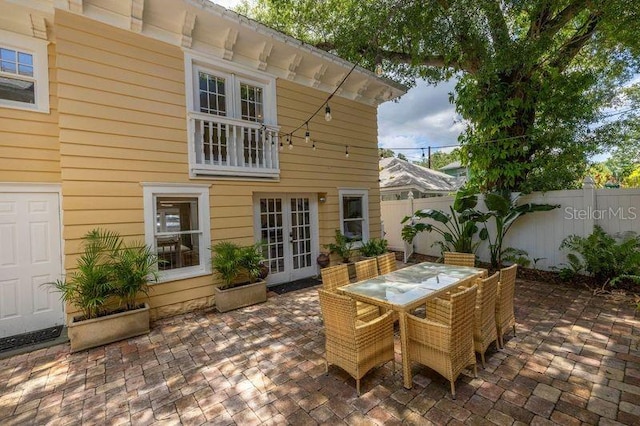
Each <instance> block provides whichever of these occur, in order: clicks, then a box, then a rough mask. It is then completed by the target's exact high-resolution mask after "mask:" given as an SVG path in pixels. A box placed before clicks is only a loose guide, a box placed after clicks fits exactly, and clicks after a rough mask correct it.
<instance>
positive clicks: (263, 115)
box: [185, 55, 277, 125]
mask: <svg viewBox="0 0 640 426" xmlns="http://www.w3.org/2000/svg"><path fill="white" fill-rule="evenodd" d="M185 58H186V60H187V64H186V65H185V66H187V67H188V68H187V69H191V70H192V74H191V78H190V79H187V81H186V83H187V102H188V105H189V106H188V108H189V110H190V111H192V112H200V113H204V114H211V115H215V116H221V117H227V118H230V119H236V120H242V121H249V122H253V123H265V124H268V125H275V124H276V122H277V113H276V93H275V78H273V77H271V76H269V75H267V74H262V73H258V72H255V71H253V70H248V69H244V68H241V67H239V66H238V65H236V64H231V63H225V64H224V65H223V64H219V63H218V64H216V65H213V61H210V60H206V59H202V58H200V57H195V56H192V55H185Z"/></svg>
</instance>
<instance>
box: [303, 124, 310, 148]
mask: <svg viewBox="0 0 640 426" xmlns="http://www.w3.org/2000/svg"><path fill="white" fill-rule="evenodd" d="M310 139H311V134H310V133H309V122H308V121H307V131H306V132H304V143H309V140H310Z"/></svg>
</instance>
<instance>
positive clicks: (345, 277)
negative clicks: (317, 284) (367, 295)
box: [320, 263, 380, 321]
mask: <svg viewBox="0 0 640 426" xmlns="http://www.w3.org/2000/svg"><path fill="white" fill-rule="evenodd" d="M320 275H321V276H322V288H323V289H324V290H327V291H330V292H332V293H335V292H336V289H337V288H338V287H342V286H343V285H348V284H350V282H349V268H348V267H347V265H346V264H344V263H343V264H341V265H336V266H330V267H328V268H322V269H321V270H320ZM356 306H357V308H358V319H359V320H360V321H370V320H372V319H374V318H376V317H378V316H380V308H379V307H377V306H374V305H370V304H368V303H364V302H357V303H356Z"/></svg>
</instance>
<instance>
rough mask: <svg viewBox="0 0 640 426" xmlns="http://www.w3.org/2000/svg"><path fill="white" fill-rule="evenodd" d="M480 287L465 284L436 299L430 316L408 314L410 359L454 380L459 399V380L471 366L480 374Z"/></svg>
mask: <svg viewBox="0 0 640 426" xmlns="http://www.w3.org/2000/svg"><path fill="white" fill-rule="evenodd" d="M476 292H477V287H476V286H475V285H473V286H471V287H462V288H461V290H460V291H459V292H457V293H453V294H451V295H450V296H449V299H448V300H445V299H439V298H438V299H434V301H435V303H433V304H430V305H429V307H428V308H427V317H426V318H424V319H423V318H419V317H416V316H414V315H411V314H409V315H407V347H408V355H409V361H416V362H419V363H420V364H423V365H426V366H427V367H429V368H431V369H433V370H435V371H436V372H438V373H439V374H441V375H442V376H444V377H445V378H446V379H447V380H449V382H450V383H451V396H452V397H453V398H454V399H455V397H456V388H455V381H456V379H457V378H458V376H459V375H460V373H461V372H462V370H463V369H465V368H466V367H468V366H471V365H472V366H473V374H474V376H476V377H477V369H476V354H475V352H474V350H473V321H474V311H475V302H476Z"/></svg>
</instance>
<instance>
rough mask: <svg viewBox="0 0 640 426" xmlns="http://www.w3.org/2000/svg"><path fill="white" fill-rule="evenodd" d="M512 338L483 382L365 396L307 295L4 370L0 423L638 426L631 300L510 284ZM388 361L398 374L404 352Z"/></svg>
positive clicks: (372, 387)
mask: <svg viewBox="0 0 640 426" xmlns="http://www.w3.org/2000/svg"><path fill="white" fill-rule="evenodd" d="M516 299H517V300H516V306H517V312H516V318H517V323H518V327H517V330H518V335H517V337H513V336H510V337H508V338H507V348H506V349H505V350H504V351H500V352H495V351H493V352H492V351H490V353H489V356H488V365H487V368H486V369H485V370H482V369H481V368H479V373H478V378H476V379H474V378H473V377H471V376H470V375H463V377H462V378H461V379H460V380H459V381H458V382H457V389H458V398H457V399H456V400H452V399H451V397H450V394H449V385H448V383H447V382H446V381H445V380H444V379H442V378H440V377H439V376H437V375H436V374H435V373H431V372H430V371H429V370H428V369H426V368H425V367H421V366H418V365H414V373H415V375H414V386H413V389H411V390H405V389H404V388H403V387H402V377H401V374H400V373H399V372H396V373H395V374H394V373H393V372H392V371H391V366H390V364H387V365H385V366H384V367H382V368H379V369H376V370H374V371H373V372H371V373H370V374H368V375H367V376H365V378H364V380H363V383H362V389H363V395H362V396H361V397H360V398H358V397H357V396H356V393H355V383H354V381H353V379H351V378H350V377H348V376H347V375H346V374H345V373H344V372H342V371H341V370H340V369H338V368H336V367H332V368H330V370H329V375H325V374H324V358H323V353H324V337H323V328H322V324H321V320H320V312H319V306H318V300H317V293H316V290H315V289H307V290H301V291H297V292H293V293H288V294H285V295H282V296H273V297H270V298H269V301H268V302H267V303H265V304H262V305H259V306H254V307H250V308H246V309H244V310H240V311H235V312H230V313H226V314H219V313H214V312H210V313H192V314H187V315H181V316H177V317H173V318H169V319H164V320H161V321H159V322H157V323H156V324H155V325H154V327H153V329H152V331H151V333H150V334H149V335H147V336H143V337H138V338H134V339H130V340H128V341H123V342H120V343H115V344H112V345H109V346H106V347H103V348H98V349H93V350H89V351H84V352H80V353H76V354H69V347H68V345H59V346H56V347H52V348H49V349H43V350H39V351H36V352H32V353H30V354H25V355H20V356H16V357H13V358H9V359H6V360H1V361H0V424H3V425H6V424H20V425H22V424H46V423H51V424H80V423H84V424H128V423H132V424H135V425H143V424H150V423H155V422H160V423H163V424H178V423H180V422H182V423H183V424H193V425H197V424H203V423H211V424H234V423H236V424H239V425H250V424H260V423H265V424H287V423H289V424H295V425H301V424H305V425H306V424H316V423H325V424H344V423H348V424H399V423H401V422H404V423H409V424H438V425H440V424H494V423H495V424H499V425H510V424H523V423H525V424H527V423H531V424H551V423H557V424H562V425H574V424H575V425H579V424H600V425H614V424H619V423H622V424H636V425H638V424H640V348H639V344H640V321H639V320H638V316H637V314H636V313H635V311H634V307H633V306H631V305H630V304H629V303H628V301H624V302H621V301H619V300H615V299H612V298H603V297H596V298H594V297H591V295H590V293H589V292H587V291H582V290H576V289H569V288H566V287H563V286H557V285H549V284H545V283H538V282H530V281H527V282H523V281H518V283H517V288H516ZM396 362H397V366H398V368H397V370H400V368H399V366H400V353H399V341H398V339H397V336H396ZM618 422H619V423H618Z"/></svg>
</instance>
